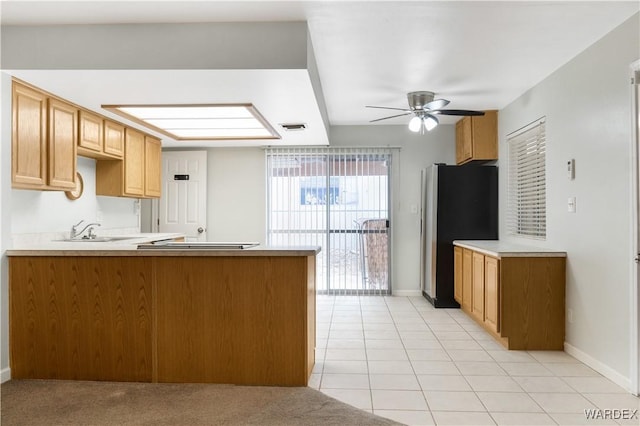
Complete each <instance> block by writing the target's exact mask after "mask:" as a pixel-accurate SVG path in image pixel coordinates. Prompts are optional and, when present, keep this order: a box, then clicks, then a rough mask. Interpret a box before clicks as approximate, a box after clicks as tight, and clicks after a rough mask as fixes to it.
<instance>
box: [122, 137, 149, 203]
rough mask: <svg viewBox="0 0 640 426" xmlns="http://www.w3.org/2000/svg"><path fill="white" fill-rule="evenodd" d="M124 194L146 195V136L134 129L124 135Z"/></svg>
mask: <svg viewBox="0 0 640 426" xmlns="http://www.w3.org/2000/svg"><path fill="white" fill-rule="evenodd" d="M124 135H125V137H124V141H125V142H124V188H123V189H124V193H125V194H127V195H138V196H143V195H144V164H145V160H144V153H145V143H144V134H143V133H140V132H138V131H136V130H133V129H129V128H127V129H125V133H124Z"/></svg>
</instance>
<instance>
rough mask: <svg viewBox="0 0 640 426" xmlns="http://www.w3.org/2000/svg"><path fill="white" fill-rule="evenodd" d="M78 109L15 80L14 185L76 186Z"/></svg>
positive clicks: (13, 101)
mask: <svg viewBox="0 0 640 426" xmlns="http://www.w3.org/2000/svg"><path fill="white" fill-rule="evenodd" d="M77 126H78V110H77V109H76V108H75V107H74V106H73V105H71V104H68V103H66V102H63V101H61V100H59V99H56V98H53V97H50V96H49V95H48V94H46V93H43V92H41V91H38V90H36V89H33V88H31V87H28V86H26V85H23V84H20V83H18V82H15V81H14V82H13V88H12V147H11V148H12V155H11V157H12V158H11V164H12V167H11V184H12V187H13V188H20V189H37V190H60V191H67V190H69V189H73V188H75V178H76V143H77V139H78V128H77Z"/></svg>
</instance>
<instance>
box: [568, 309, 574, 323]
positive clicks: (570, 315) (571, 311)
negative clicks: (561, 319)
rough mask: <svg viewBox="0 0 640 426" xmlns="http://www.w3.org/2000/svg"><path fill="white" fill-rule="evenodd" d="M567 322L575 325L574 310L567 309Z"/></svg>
mask: <svg viewBox="0 0 640 426" xmlns="http://www.w3.org/2000/svg"><path fill="white" fill-rule="evenodd" d="M567 321H569V324H573V309H567Z"/></svg>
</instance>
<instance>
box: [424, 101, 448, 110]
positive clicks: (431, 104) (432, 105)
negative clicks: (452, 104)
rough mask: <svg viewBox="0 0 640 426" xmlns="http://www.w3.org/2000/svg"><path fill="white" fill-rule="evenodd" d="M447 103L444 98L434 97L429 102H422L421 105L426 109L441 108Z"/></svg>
mask: <svg viewBox="0 0 640 426" xmlns="http://www.w3.org/2000/svg"><path fill="white" fill-rule="evenodd" d="M447 105H449V101H448V100H446V99H435V100H433V101H431V102H428V103H426V104H424V105H423V106H422V109H424V110H427V109H430V110H432V109H442V108H444V107H446V106H447Z"/></svg>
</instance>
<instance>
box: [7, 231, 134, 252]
mask: <svg viewBox="0 0 640 426" xmlns="http://www.w3.org/2000/svg"><path fill="white" fill-rule="evenodd" d="M139 233H140V229H139V228H137V227H135V228H111V229H102V228H96V234H98V235H99V236H101V237H108V236H112V235H129V234H139ZM65 238H69V231H66V232H39V233H33V234H13V235H11V247H13V248H19V247H24V246H33V245H39V244H47V243H50V242H51V241H54V240H62V239H65Z"/></svg>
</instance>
